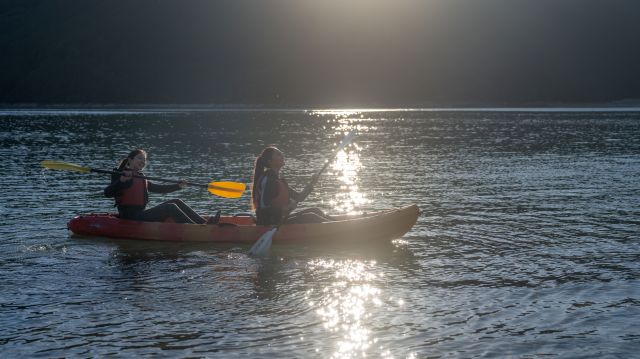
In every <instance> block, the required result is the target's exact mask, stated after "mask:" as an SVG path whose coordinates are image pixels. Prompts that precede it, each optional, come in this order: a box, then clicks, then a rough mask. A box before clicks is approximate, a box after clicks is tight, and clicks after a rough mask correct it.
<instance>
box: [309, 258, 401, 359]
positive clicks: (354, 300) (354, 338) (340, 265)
mask: <svg viewBox="0 0 640 359" xmlns="http://www.w3.org/2000/svg"><path fill="white" fill-rule="evenodd" d="M376 264H377V263H376V262H375V261H370V262H363V261H357V260H344V261H337V260H314V261H312V262H310V264H309V266H310V268H311V270H312V271H318V272H322V271H329V272H330V273H331V272H333V276H334V280H333V281H332V282H330V283H329V284H328V285H327V286H325V287H324V288H322V290H321V291H320V293H321V294H322V297H321V298H319V299H318V300H317V301H314V300H310V297H309V296H307V300H308V303H309V305H310V306H312V307H314V308H316V313H317V314H318V315H319V316H320V318H321V319H322V321H323V327H324V328H325V329H326V330H328V331H329V332H330V333H334V334H336V335H338V336H339V339H338V340H337V341H336V343H335V351H334V352H333V353H332V355H331V356H330V357H331V358H353V357H366V356H367V352H368V351H370V350H371V349H372V348H373V344H376V343H377V341H378V339H377V338H372V337H371V336H372V333H371V330H370V329H369V328H368V327H367V322H368V321H369V320H371V319H370V318H371V315H372V314H371V311H370V310H368V309H370V308H372V307H380V306H381V305H382V300H381V299H380V296H381V290H380V289H379V288H377V287H376V286H374V285H372V284H371V282H373V281H376V280H379V279H380V277H381V275H377V274H375V273H374V272H373V271H372V269H373V268H374V267H375V266H376ZM312 292H313V290H311V291H309V292H308V294H311V293H312ZM380 354H381V355H382V357H391V354H390V352H389V350H388V349H385V348H382V347H381V348H380Z"/></svg>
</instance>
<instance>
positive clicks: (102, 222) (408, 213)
mask: <svg viewBox="0 0 640 359" xmlns="http://www.w3.org/2000/svg"><path fill="white" fill-rule="evenodd" d="M419 214H420V210H419V209H418V207H417V206H416V205H411V206H408V207H404V208H397V209H392V210H388V211H382V212H373V213H365V214H362V215H343V216H338V217H337V220H335V221H330V222H323V223H311V224H285V225H282V226H281V227H280V229H279V230H278V231H277V233H276V234H275V236H274V237H273V242H274V243H276V244H277V243H308V244H312V243H326V242H342V243H351V242H354V243H355V242H388V241H390V240H392V239H395V238H400V237H402V236H403V235H404V234H405V233H407V232H408V231H409V230H410V229H411V227H413V225H414V224H415V223H416V221H417V219H418V215H419ZM67 227H68V228H69V230H71V231H72V232H73V233H74V234H77V235H83V236H99V237H112V238H124V239H139V240H160V241H196V242H231V243H254V242H255V241H256V240H258V238H260V236H261V235H262V234H263V233H265V232H266V231H268V230H269V229H270V228H271V226H258V225H256V224H255V222H254V220H253V218H252V217H251V216H234V217H230V216H229V217H224V216H223V217H221V218H220V222H219V223H218V224H179V223H172V222H139V221H130V220H124V219H120V218H118V217H117V216H116V215H114V214H105V213H91V214H83V215H78V216H76V217H74V218H73V219H71V221H69V223H68V224H67Z"/></svg>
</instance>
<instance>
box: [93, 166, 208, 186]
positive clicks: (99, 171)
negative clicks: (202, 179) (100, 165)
mask: <svg viewBox="0 0 640 359" xmlns="http://www.w3.org/2000/svg"><path fill="white" fill-rule="evenodd" d="M91 172H95V173H109V174H113V175H122V176H124V175H125V174H124V172H122V171H108V170H100V169H95V168H91ZM131 177H137V178H142V179H146V180H152V181H159V182H168V183H185V184H187V185H189V186H194V187H202V188H209V185H206V184H201V183H193V182H187V181H178V180H172V179H165V178H158V177H149V176H141V175H136V174H132V175H131Z"/></svg>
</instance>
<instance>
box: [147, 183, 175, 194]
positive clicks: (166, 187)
mask: <svg viewBox="0 0 640 359" xmlns="http://www.w3.org/2000/svg"><path fill="white" fill-rule="evenodd" d="M181 188H182V187H180V185H179V184H177V183H176V184H155V183H153V182H151V181H147V189H149V192H154V193H171V192H175V191H177V190H179V189H181Z"/></svg>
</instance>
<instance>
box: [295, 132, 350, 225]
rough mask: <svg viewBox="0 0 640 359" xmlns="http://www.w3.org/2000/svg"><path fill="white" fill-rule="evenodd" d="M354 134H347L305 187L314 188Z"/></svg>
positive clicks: (305, 196)
mask: <svg viewBox="0 0 640 359" xmlns="http://www.w3.org/2000/svg"><path fill="white" fill-rule="evenodd" d="M353 136H354V132H350V133H348V134H347V136H345V139H344V140H343V141H342V143H340V145H339V146H338V149H337V150H335V151H334V152H333V155H332V156H331V157H330V158H329V159H328V160H327V161H326V162H325V163H324V166H322V168H321V169H320V171H318V172H317V173H316V175H315V177H312V178H311V181H309V184H308V185H307V186H306V187H305V188H311V190H313V186H315V185H316V183H317V182H318V179H320V175H322V173H323V172H324V171H325V170H326V169H327V167H329V164H330V163H331V162H333V160H334V159H335V158H336V157H338V153H340V151H342V149H343V148H344V147H345V146H346V145H348V144H349V142H351V139H352V138H353ZM311 190H309V192H308V193H306V194H305V195H304V197H302V198H301V199H300V200H299V201H298V203H300V202H302V201H304V200H305V199H307V197H308V196H309V194H310V193H311ZM289 214H291V212H289ZM288 217H289V215H288V214H287V215H286V216H285V218H284V220H283V222H284V221H286V220H287V218H288Z"/></svg>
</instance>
